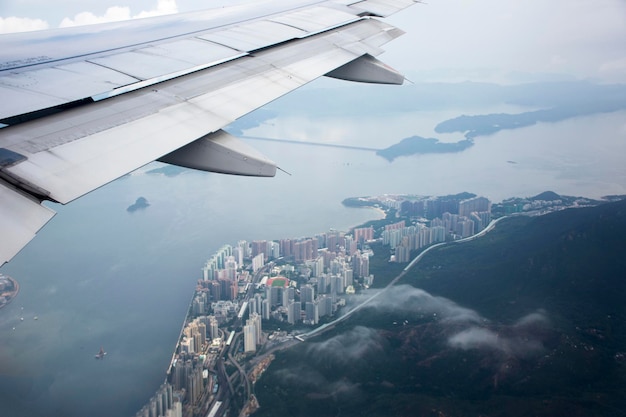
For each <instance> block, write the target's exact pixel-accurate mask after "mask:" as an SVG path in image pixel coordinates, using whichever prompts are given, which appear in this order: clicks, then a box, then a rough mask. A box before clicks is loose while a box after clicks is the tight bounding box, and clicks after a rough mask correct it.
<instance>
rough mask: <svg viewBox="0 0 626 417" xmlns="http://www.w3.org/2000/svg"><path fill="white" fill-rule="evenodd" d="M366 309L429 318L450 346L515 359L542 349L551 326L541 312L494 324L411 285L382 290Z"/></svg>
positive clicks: (473, 312)
mask: <svg viewBox="0 0 626 417" xmlns="http://www.w3.org/2000/svg"><path fill="white" fill-rule="evenodd" d="M367 307H368V308H374V309H379V310H380V311H391V312H401V313H417V314H423V315H429V316H432V317H433V318H436V319H437V321H438V323H439V324H440V325H441V326H444V333H443V334H447V335H449V336H447V345H448V346H449V347H452V348H455V349H462V350H472V349H481V350H489V351H496V352H500V353H503V354H505V355H507V356H510V357H517V358H523V357H527V356H529V355H533V354H535V353H536V352H539V351H541V350H543V344H542V342H541V337H542V332H543V329H545V328H546V327H547V326H549V324H550V321H549V320H548V318H547V315H546V312H545V311H544V310H541V309H540V310H537V311H535V312H533V313H530V314H528V315H526V316H524V317H522V318H520V319H519V320H517V321H516V322H515V323H513V324H512V325H497V324H493V323H491V321H490V320H487V319H486V318H485V317H482V316H481V315H480V314H479V313H478V312H476V311H474V310H472V309H469V308H466V307H462V306H460V305H458V304H457V303H455V302H454V301H452V300H449V299H447V298H443V297H435V296H433V295H432V294H429V293H428V292H426V291H424V290H421V289H418V288H414V287H411V286H410V285H399V286H397V287H391V288H389V289H388V290H386V291H383V292H382V293H380V295H378V296H376V298H375V299H374V300H373V301H372V302H370V303H369V304H368V305H367ZM368 330H370V331H371V329H368ZM362 332H364V331H362ZM451 333H452V334H451ZM450 334H451V335H450Z"/></svg>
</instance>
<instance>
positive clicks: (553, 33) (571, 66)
mask: <svg viewBox="0 0 626 417" xmlns="http://www.w3.org/2000/svg"><path fill="white" fill-rule="evenodd" d="M248 1H249V0H248ZM245 2H246V0H134V1H133V2H132V3H131V2H130V1H129V0H80V1H78V0H66V1H56V2H50V1H49V0H8V1H7V0H5V1H3V2H2V3H0V33H2V32H15V31H22V30H37V29H45V28H56V27H63V26H71V25H76V24H88V23H98V22H103V21H108V20H122V19H129V18H137V17H147V16H152V15H158V14H167V13H175V12H187V11H192V10H198V9H204V8H207V7H222V6H226V5H232V4H238V3H245ZM131 4H132V5H131ZM388 21H389V22H391V23H392V24H394V25H395V26H398V27H400V28H401V29H403V30H405V31H406V32H407V34H406V35H405V36H403V37H401V38H399V39H397V40H395V41H393V42H392V43H391V44H389V45H388V46H386V47H385V49H386V50H387V51H388V52H387V53H386V54H385V55H383V56H382V58H383V60H384V61H386V62H387V63H389V64H390V65H392V66H394V67H396V68H398V69H400V70H401V71H402V72H403V73H405V74H407V76H408V77H409V78H410V79H411V78H413V79H414V80H416V81H450V80H454V81H464V80H470V81H501V82H523V81H532V80H540V79H563V78H575V79H591V80H593V81H596V82H602V83H614V82H626V0H550V1H545V0H524V1H521V0H518V1H511V0H474V1H470V0H432V1H430V2H428V4H418V5H415V6H413V7H411V8H409V9H407V10H405V11H402V12H400V13H398V14H396V15H394V16H391V17H390V18H389V19H388Z"/></svg>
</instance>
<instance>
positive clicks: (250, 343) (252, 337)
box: [243, 324, 256, 353]
mask: <svg viewBox="0 0 626 417" xmlns="http://www.w3.org/2000/svg"><path fill="white" fill-rule="evenodd" d="M243 346H244V352H245V353H250V352H256V326H255V325H254V324H246V325H245V326H243Z"/></svg>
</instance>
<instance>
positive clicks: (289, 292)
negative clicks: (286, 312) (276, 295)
mask: <svg viewBox="0 0 626 417" xmlns="http://www.w3.org/2000/svg"><path fill="white" fill-rule="evenodd" d="M295 297H296V290H295V289H294V288H293V287H288V288H285V289H284V290H283V303H282V305H283V306H285V307H287V306H288V305H289V303H290V302H291V301H293V300H294V298H295Z"/></svg>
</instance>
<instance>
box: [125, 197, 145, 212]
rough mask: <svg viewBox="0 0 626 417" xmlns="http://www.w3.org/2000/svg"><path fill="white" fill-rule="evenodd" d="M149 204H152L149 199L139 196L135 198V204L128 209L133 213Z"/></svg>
mask: <svg viewBox="0 0 626 417" xmlns="http://www.w3.org/2000/svg"><path fill="white" fill-rule="evenodd" d="M149 205H150V203H148V200H146V199H145V198H144V197H139V198H138V199H137V200H135V203H134V204H131V205H130V206H128V208H127V209H126V211H127V212H129V213H133V212H135V211H137V210H140V209H145V208H147V207H148V206H149Z"/></svg>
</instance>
